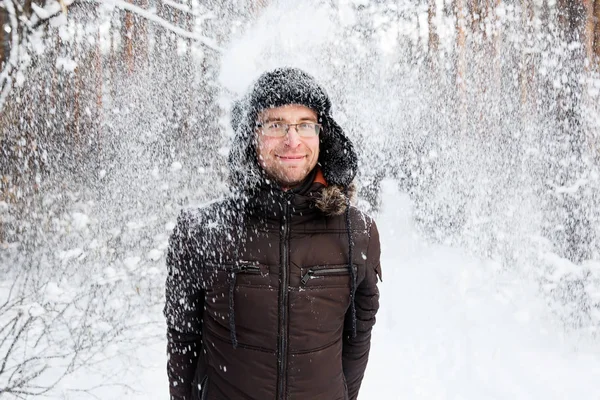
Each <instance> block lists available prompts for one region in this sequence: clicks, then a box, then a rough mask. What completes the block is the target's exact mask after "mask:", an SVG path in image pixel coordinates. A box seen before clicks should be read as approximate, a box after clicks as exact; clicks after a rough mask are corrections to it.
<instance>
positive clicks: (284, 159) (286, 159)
mask: <svg viewBox="0 0 600 400" xmlns="http://www.w3.org/2000/svg"><path fill="white" fill-rule="evenodd" d="M276 157H277V158H279V159H281V160H282V161H298V160H302V159H304V158H305V157H306V156H301V155H300V156H280V155H276Z"/></svg>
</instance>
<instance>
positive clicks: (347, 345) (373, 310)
mask: <svg viewBox="0 0 600 400" xmlns="http://www.w3.org/2000/svg"><path fill="white" fill-rule="evenodd" d="M380 253H381V248H380V244H379V232H378V230H377V226H376V225H375V221H373V222H372V225H371V229H370V231H369V245H368V249H367V254H366V256H367V263H366V271H365V277H364V279H363V280H362V281H361V282H360V283H359V284H358V287H357V288H356V295H355V297H354V304H355V307H356V337H354V338H353V337H352V315H351V311H350V309H349V310H348V312H347V313H346V323H345V327H344V337H343V349H342V365H343V369H344V376H345V378H346V384H347V386H348V398H349V399H350V400H356V398H357V397H358V391H359V389H360V385H361V383H362V379H363V376H364V374H365V369H366V368H367V362H368V359H369V350H370V349H371V329H372V328H373V325H375V315H376V314H377V310H378V309H379V290H378V289H377V279H378V278H381V264H380V260H379V259H380Z"/></svg>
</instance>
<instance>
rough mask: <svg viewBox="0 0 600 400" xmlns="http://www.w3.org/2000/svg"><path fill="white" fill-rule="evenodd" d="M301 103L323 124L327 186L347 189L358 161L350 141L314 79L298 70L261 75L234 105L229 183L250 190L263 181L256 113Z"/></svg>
mask: <svg viewBox="0 0 600 400" xmlns="http://www.w3.org/2000/svg"><path fill="white" fill-rule="evenodd" d="M288 104H300V105H303V106H306V107H308V108H311V109H312V110H314V111H315V112H316V113H317V115H318V118H319V122H320V123H321V124H323V132H322V133H321V134H320V138H319V139H320V145H319V160H318V165H319V166H320V167H321V170H322V172H323V176H324V177H325V180H326V181H327V183H328V184H329V185H336V186H341V187H342V188H344V189H346V188H348V186H349V185H350V183H351V182H352V180H353V179H354V177H355V175H356V172H357V171H356V170H357V165H358V160H357V155H356V152H355V151H354V146H353V145H352V142H350V140H349V139H348V138H347V137H346V135H345V134H344V131H343V130H342V128H341V127H340V126H339V125H338V124H337V123H336V122H335V120H334V119H333V117H332V116H331V101H330V99H329V97H328V95H327V93H326V92H325V90H324V89H323V87H321V86H320V85H319V84H318V83H317V82H316V81H315V79H314V78H313V77H312V76H310V75H309V74H307V73H306V72H304V71H302V70H300V69H297V68H278V69H275V70H273V71H270V72H266V73H264V74H263V75H261V76H260V77H259V78H258V80H257V81H256V82H255V83H254V84H253V85H252V87H251V89H250V91H249V92H248V93H247V94H246V95H245V96H244V97H243V98H242V99H241V100H239V101H236V102H235V103H234V105H233V108H232V112H231V125H232V127H233V129H234V131H235V138H234V142H233V145H232V147H231V150H230V152H229V169H230V179H231V180H232V183H233V184H234V185H236V186H238V187H240V186H241V187H243V188H251V187H255V186H256V184H257V183H258V182H259V181H260V179H261V178H262V176H263V175H262V173H261V170H260V167H259V165H258V162H257V160H256V148H255V145H254V130H255V126H256V120H257V118H258V114H259V113H260V112H261V111H262V110H264V109H266V108H274V107H281V106H285V105H288Z"/></svg>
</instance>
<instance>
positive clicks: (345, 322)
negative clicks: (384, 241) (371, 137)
mask: <svg viewBox="0 0 600 400" xmlns="http://www.w3.org/2000/svg"><path fill="white" fill-rule="evenodd" d="M232 126H233V128H234V130H235V138H234V142H233V146H232V148H231V152H230V155H229V169H230V185H231V189H232V193H233V194H232V195H231V196H230V197H229V198H227V199H225V200H222V201H219V202H215V203H212V204H211V205H209V206H207V207H204V208H201V209H197V210H187V211H184V212H182V214H181V215H180V217H179V219H178V223H177V226H176V227H175V230H174V232H173V234H172V236H171V239H170V243H169V252H168V256H167V267H168V277H167V282H166V304H165V316H166V318H167V326H168V332H167V339H168V344H167V351H168V355H169V360H168V365H167V372H168V376H169V382H170V393H171V399H207V400H237V399H252V400H267V399H277V400H284V399H286V400H287V399H301V400H347V399H352V400H353V399H356V398H357V397H358V392H359V389H360V386H361V382H362V379H363V376H364V372H365V369H366V366H367V361H368V356H369V349H370V344H371V329H372V327H373V325H374V324H375V315H376V313H377V310H378V308H379V292H378V289H377V281H378V277H379V278H380V277H381V266H380V263H379V257H380V246H379V235H378V232H377V227H376V225H375V222H374V221H373V220H372V219H371V218H369V217H368V216H366V215H364V214H363V213H362V212H360V211H359V210H358V209H357V208H355V207H353V206H351V204H350V197H351V192H352V189H353V183H352V181H353V179H354V176H355V175H356V166H357V158H356V153H355V151H354V148H353V146H352V143H351V142H350V141H349V139H348V138H347V137H346V135H345V134H344V132H343V130H342V129H341V127H340V126H339V125H338V124H337V123H336V122H335V120H334V119H333V117H332V115H331V103H330V100H329V98H328V96H327V94H326V92H325V90H324V89H323V88H322V87H321V86H320V85H318V84H317V83H316V82H315V80H314V79H313V78H312V77H311V76H309V75H308V74H306V73H305V72H303V71H301V70H298V69H294V68H281V69H277V70H274V71H271V72H267V73H265V74H263V75H262V76H261V77H260V78H259V79H258V80H257V81H256V83H255V84H254V85H253V87H252V88H251V89H250V91H249V93H248V94H247V95H246V96H245V97H244V98H243V99H242V100H241V101H240V102H237V103H236V104H235V106H234V108H233V112H232Z"/></svg>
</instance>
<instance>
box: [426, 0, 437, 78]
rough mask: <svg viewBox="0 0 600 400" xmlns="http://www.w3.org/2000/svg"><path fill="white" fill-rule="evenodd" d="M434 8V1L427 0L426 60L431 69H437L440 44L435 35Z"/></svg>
mask: <svg viewBox="0 0 600 400" xmlns="http://www.w3.org/2000/svg"><path fill="white" fill-rule="evenodd" d="M436 7H437V6H436V1H435V0H429V4H428V9H427V24H428V26H429V42H428V60H429V66H430V67H431V69H436V68H437V56H438V47H439V44H440V37H439V35H438V33H437V27H436V26H435V22H436V21H435V19H436V18H435V17H436V15H437V9H436Z"/></svg>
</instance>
